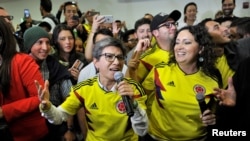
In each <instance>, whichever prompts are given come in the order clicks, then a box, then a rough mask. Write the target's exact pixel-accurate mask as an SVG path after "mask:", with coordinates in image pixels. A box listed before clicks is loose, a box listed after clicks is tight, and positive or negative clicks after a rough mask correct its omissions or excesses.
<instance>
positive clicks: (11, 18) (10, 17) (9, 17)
mask: <svg viewBox="0 0 250 141" xmlns="http://www.w3.org/2000/svg"><path fill="white" fill-rule="evenodd" d="M0 17H2V18H7V19H8V20H9V21H11V20H13V19H14V16H0Z"/></svg>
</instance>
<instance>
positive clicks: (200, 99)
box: [196, 93, 208, 113]
mask: <svg viewBox="0 0 250 141" xmlns="http://www.w3.org/2000/svg"><path fill="white" fill-rule="evenodd" d="M196 100H197V101H198V103H199V106H200V110H201V113H203V112H204V111H205V110H207V109H208V107H207V104H206V102H205V96H204V94H202V93H198V94H196Z"/></svg>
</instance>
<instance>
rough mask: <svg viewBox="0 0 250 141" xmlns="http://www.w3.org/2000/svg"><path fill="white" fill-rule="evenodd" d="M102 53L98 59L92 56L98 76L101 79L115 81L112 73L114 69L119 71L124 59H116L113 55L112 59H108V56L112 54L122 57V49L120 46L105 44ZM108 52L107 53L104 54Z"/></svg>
mask: <svg viewBox="0 0 250 141" xmlns="http://www.w3.org/2000/svg"><path fill="white" fill-rule="evenodd" d="M101 54H102V55H101V56H100V58H99V59H96V58H94V60H93V61H94V64H95V66H96V68H97V69H98V70H99V76H100V80H101V81H106V82H109V81H115V80H114V74H115V72H116V71H121V70H122V67H123V64H124V59H118V58H119V57H118V58H117V57H115V59H114V61H108V58H111V56H112V55H115V56H120V57H123V54H122V51H121V49H120V48H117V47H115V46H107V47H105V48H104V49H103V51H102V53H101ZM104 54H109V55H106V56H105V55H104Z"/></svg>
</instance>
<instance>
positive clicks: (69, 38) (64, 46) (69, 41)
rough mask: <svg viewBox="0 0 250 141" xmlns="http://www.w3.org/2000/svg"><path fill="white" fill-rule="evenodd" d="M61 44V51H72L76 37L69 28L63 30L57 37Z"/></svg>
mask: <svg viewBox="0 0 250 141" xmlns="http://www.w3.org/2000/svg"><path fill="white" fill-rule="evenodd" d="M57 42H58V43H59V46H60V51H62V52H65V53H70V52H71V51H72V49H73V48H74V42H75V41H74V37H73V35H72V34H71V32H70V31H69V30H62V31H61V32H60V33H59V35H58V38H57Z"/></svg>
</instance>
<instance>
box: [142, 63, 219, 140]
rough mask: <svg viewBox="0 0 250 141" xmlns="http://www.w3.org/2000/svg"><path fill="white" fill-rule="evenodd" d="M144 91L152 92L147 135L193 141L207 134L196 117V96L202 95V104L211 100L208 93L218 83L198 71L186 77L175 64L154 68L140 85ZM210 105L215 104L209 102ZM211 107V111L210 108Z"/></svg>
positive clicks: (198, 115)
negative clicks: (203, 101) (153, 93)
mask: <svg viewBox="0 0 250 141" xmlns="http://www.w3.org/2000/svg"><path fill="white" fill-rule="evenodd" d="M142 85H143V87H144V88H145V89H147V90H154V92H155V95H154V100H153V103H152V107H151V108H152V111H151V114H150V115H148V116H149V123H150V124H149V134H150V135H153V136H155V137H156V138H157V139H159V140H160V139H161V140H171V141H172V140H173V141H179V140H186V141H188V140H195V139H199V138H203V137H204V136H205V135H206V134H207V132H206V129H207V128H206V127H205V126H204V125H203V124H202V120H201V118H200V114H201V111H200V107H199V104H198V102H197V100H196V94H197V93H203V94H204V95H205V96H206V102H208V101H210V100H212V99H213V100H215V99H214V98H211V97H212V96H210V94H211V93H212V92H213V88H215V87H218V83H217V82H216V81H215V80H214V79H212V78H210V77H208V76H206V75H205V74H204V73H202V72H201V71H198V72H196V73H194V74H190V75H186V74H185V73H184V72H183V71H182V70H180V68H179V66H178V65H175V64H173V65H171V66H169V65H167V64H166V63H161V64H158V65H156V67H155V68H154V69H152V70H151V72H150V73H149V74H148V76H147V78H146V79H145V81H144V82H143V84H142ZM212 103H213V104H212V105H213V106H214V104H215V102H212ZM213 106H212V108H214V107H213Z"/></svg>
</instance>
